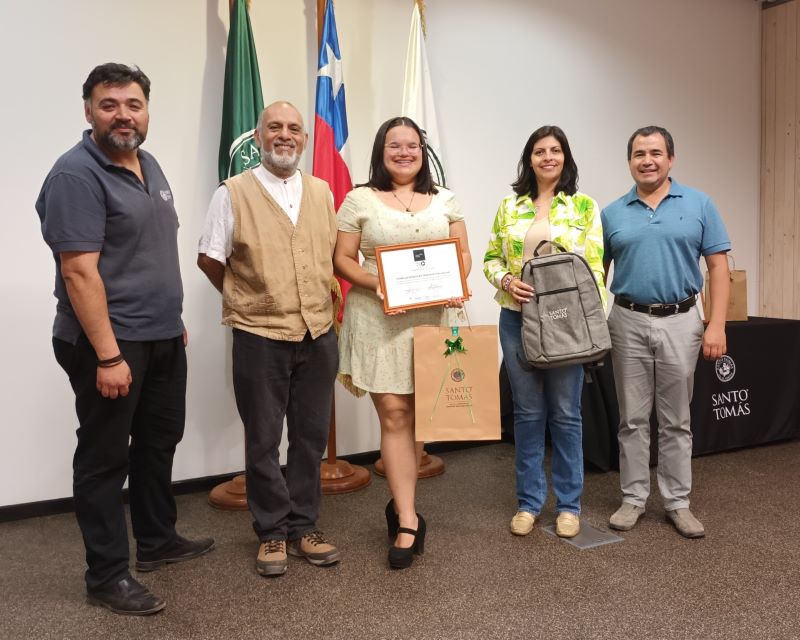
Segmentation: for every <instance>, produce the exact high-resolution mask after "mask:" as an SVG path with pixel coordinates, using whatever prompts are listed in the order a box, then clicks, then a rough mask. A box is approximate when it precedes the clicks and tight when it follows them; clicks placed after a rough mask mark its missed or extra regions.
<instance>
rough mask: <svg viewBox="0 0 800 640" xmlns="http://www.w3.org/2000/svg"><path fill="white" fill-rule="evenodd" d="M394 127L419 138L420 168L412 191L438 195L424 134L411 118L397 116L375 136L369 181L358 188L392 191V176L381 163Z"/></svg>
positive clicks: (386, 123)
mask: <svg viewBox="0 0 800 640" xmlns="http://www.w3.org/2000/svg"><path fill="white" fill-rule="evenodd" d="M395 127H411V128H412V129H413V130H414V131H416V132H417V135H418V136H419V144H420V153H421V154H422V166H421V167H420V169H419V173H418V174H417V177H416V178H415V179H414V191H416V192H417V193H439V190H438V189H437V188H436V184H435V183H434V182H433V177H432V176H431V167H430V162H429V161H428V146H427V144H426V142H425V134H424V133H423V132H422V129H420V128H419V126H417V123H416V122H414V121H413V120H412V119H411V118H406V117H405V116H398V117H396V118H390V119H389V120H387V121H386V122H384V123H383V124H382V125H381V126H380V127H379V128H378V133H376V134H375V142H374V143H373V144H372V157H371V159H370V163H369V180H368V181H367V182H365V183H364V184H359V185H356V186H358V187H370V188H372V189H378V190H379V191H391V190H392V176H391V175H390V174H389V171H388V170H387V169H386V165H385V164H384V163H383V150H384V146H385V145H386V134H388V133H389V130H390V129H394V128H395Z"/></svg>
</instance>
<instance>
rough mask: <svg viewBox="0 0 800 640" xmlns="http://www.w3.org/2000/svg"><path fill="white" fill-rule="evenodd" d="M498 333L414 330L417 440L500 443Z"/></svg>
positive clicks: (488, 327)
mask: <svg viewBox="0 0 800 640" xmlns="http://www.w3.org/2000/svg"><path fill="white" fill-rule="evenodd" d="M498 372H499V368H498V363H497V327H496V326H495V325H480V326H473V327H431V326H423V327H414V394H415V407H416V408H415V418H416V438H417V440H421V441H424V442H435V441H455V440H458V441H461V440H499V439H500V379H499V374H498Z"/></svg>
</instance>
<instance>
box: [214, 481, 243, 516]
mask: <svg viewBox="0 0 800 640" xmlns="http://www.w3.org/2000/svg"><path fill="white" fill-rule="evenodd" d="M208 504H210V505H211V506H212V507H214V508H215V509H222V510H223V511H247V509H248V506H247V489H246V486H245V479H244V474H241V475H238V476H236V477H235V478H234V479H233V480H228V481H227V482H223V483H221V484H218V485H217V486H216V487H214V488H213V489H212V490H211V493H209V494H208Z"/></svg>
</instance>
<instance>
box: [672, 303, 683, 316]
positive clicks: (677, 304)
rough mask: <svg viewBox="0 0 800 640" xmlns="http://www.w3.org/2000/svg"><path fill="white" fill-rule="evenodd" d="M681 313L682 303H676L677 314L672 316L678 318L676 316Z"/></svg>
mask: <svg viewBox="0 0 800 640" xmlns="http://www.w3.org/2000/svg"><path fill="white" fill-rule="evenodd" d="M680 312H681V303H680V302H676V303H675V313H673V314H672V315H675V316H676V315H678V314H679V313H680Z"/></svg>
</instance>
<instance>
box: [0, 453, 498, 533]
mask: <svg viewBox="0 0 800 640" xmlns="http://www.w3.org/2000/svg"><path fill="white" fill-rule="evenodd" d="M494 442H495V441H491V442H436V443H432V444H426V445H425V450H426V451H427V452H428V453H433V454H438V453H447V452H448V451H457V450H459V449H470V448H472V447H480V446H483V445H485V444H493V443H494ZM380 455H381V454H380V451H366V452H364V453H354V454H351V455H346V456H339V459H340V460H347V462H349V463H350V464H357V465H361V466H365V465H370V464H374V463H375V461H376V460H377V459H378V458H379V457H380ZM241 473H244V471H236V472H233V473H222V474H219V475H214V476H203V477H201V478H189V479H187V480H178V481H177V482H173V483H172V492H173V493H174V494H175V495H176V496H179V495H185V494H187V493H200V492H202V491H211V489H213V488H214V487H216V486H217V485H218V484H220V483H222V482H226V481H228V480H230V479H232V478H234V477H235V476H237V475H239V474H241ZM123 499H124V500H125V502H126V503H127V502H128V490H127V489H125V490H124V491H123ZM74 511H75V503H74V501H73V499H72V497H69V498H56V499H55V500H41V501H38V502H24V503H20V504H12V505H8V506H5V507H0V522H12V521H14V520H25V519H27V518H39V517H42V516H54V515H59V514H62V513H71V512H74Z"/></svg>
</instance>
